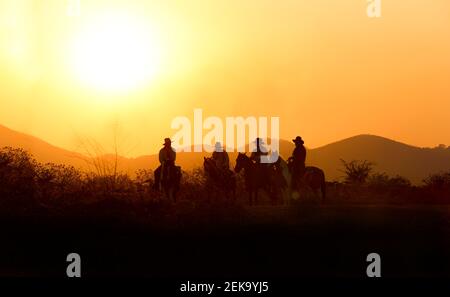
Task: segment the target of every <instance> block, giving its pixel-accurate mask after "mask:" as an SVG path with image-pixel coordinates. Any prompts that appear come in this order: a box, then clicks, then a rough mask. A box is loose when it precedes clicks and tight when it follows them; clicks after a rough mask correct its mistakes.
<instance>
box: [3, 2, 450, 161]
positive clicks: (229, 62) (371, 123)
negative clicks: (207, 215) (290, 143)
mask: <svg viewBox="0 0 450 297" xmlns="http://www.w3.org/2000/svg"><path fill="white" fill-rule="evenodd" d="M147 2H151V4H149V3H147ZM382 3H383V7H382V17H381V18H379V19H370V18H368V17H367V15H366V5H367V1H365V0H340V1H336V0H314V1H300V0H293V1H269V0H245V1H242V0H226V1H225V0H223V1H215V0H209V1H197V0H196V1H194V0H190V1H181V0H178V1H175V0H161V1H156V0H155V1H133V0H126V1H125V0H122V1H120V0H89V1H83V0H81V1H80V4H81V6H80V15H79V16H69V15H68V14H67V1H62V0H0V82H1V88H0V106H1V108H0V124H3V125H6V126H8V127H10V128H12V129H15V130H19V131H22V132H25V133H30V134H33V135H35V136H37V137H40V138H42V139H44V140H46V141H48V142H50V143H52V144H55V145H58V146H61V147H64V148H67V149H72V150H73V149H77V148H78V149H79V144H80V139H83V138H86V137H89V138H93V139H96V140H97V141H98V142H100V143H102V144H103V145H104V146H105V147H106V148H109V147H111V145H112V143H113V135H114V131H115V128H114V127H117V126H118V127H119V129H118V131H119V132H117V134H118V139H119V143H120V150H121V153H122V154H127V155H130V156H136V155H141V154H148V153H153V152H155V151H156V150H157V149H158V148H159V147H160V145H161V139H163V138H164V137H166V136H171V135H173V134H174V133H175V131H174V130H172V129H171V128H170V124H171V121H172V119H173V118H174V117H176V116H183V115H184V116H188V117H192V116H193V109H194V108H203V110H204V114H205V116H219V117H225V116H279V117H280V135H281V137H282V138H287V139H290V138H292V137H294V136H295V135H297V134H300V135H301V136H302V137H303V138H304V139H305V142H306V144H307V145H308V146H309V147H317V146H320V145H324V144H327V143H329V142H332V141H335V140H339V139H341V138H344V137H349V136H353V135H355V134H361V133H370V134H377V135H381V136H385V137H389V138H393V139H396V140H399V141H402V142H406V143H410V144H414V145H418V146H435V145H437V144H439V143H446V144H447V145H450V116H449V115H450V83H449V78H450V2H449V1H448V0H434V1H427V0H409V1H388V0H384V1H382ZM105 14H107V15H113V16H116V15H119V16H123V17H124V18H123V19H124V21H121V22H118V24H114V25H115V26H114V28H117V27H119V30H120V26H122V25H124V26H125V27H126V28H128V29H127V30H128V31H124V34H117V35H114V37H115V36H117V39H118V40H116V42H117V43H116V44H115V46H114V47H111V48H112V49H111V51H109V50H107V51H105V50H104V48H102V47H101V46H102V42H99V44H100V45H99V46H100V48H97V49H96V50H97V51H100V53H104V55H105V57H107V58H109V57H112V59H111V61H110V62H111V63H109V60H107V59H106V58H105V59H106V60H105V61H106V62H107V66H105V67H110V66H111V67H112V68H111V69H115V68H114V67H116V63H121V64H119V65H124V62H127V61H128V60H127V59H134V62H139V61H140V60H139V59H141V60H142V61H143V60H145V61H146V62H147V64H144V65H148V67H147V66H146V67H142V68H143V69H141V68H140V64H139V63H137V64H136V65H137V66H136V67H137V68H138V70H135V68H133V69H131V70H130V71H131V72H130V73H129V74H130V75H127V76H125V77H123V79H124V80H127V79H128V80H129V79H130V78H134V76H136V78H140V77H139V75H138V74H140V73H132V71H141V72H145V71H146V70H148V68H151V67H154V69H151V70H152V71H151V72H152V75H151V76H150V75H147V76H146V77H143V79H142V81H141V82H140V84H138V85H135V86H132V87H125V88H124V89H120V90H116V89H115V88H113V87H114V86H117V85H120V82H121V81H120V79H122V76H114V75H112V78H111V79H114V81H113V83H111V84H109V86H110V87H111V89H108V87H107V88H106V89H105V88H103V89H102V88H97V87H98V85H97V86H96V85H95V84H96V83H97V84H98V82H95V81H86V77H88V78H89V77H90V75H91V74H95V73H97V72H98V70H99V73H106V74H109V75H111V71H105V70H104V69H103V72H102V69H96V68H95V67H98V66H96V65H97V64H96V59H95V58H96V57H97V56H94V59H91V60H86V61H84V60H83V59H84V57H85V56H79V55H78V56H77V54H76V53H75V54H74V48H76V47H74V43H76V42H81V44H82V46H85V45H86V43H88V42H92V40H94V42H95V39H96V37H97V36H99V35H98V34H100V33H97V35H95V34H96V32H103V31H101V30H100V29H99V28H98V24H99V21H98V20H99V18H100V16H102V15H105ZM127 22H129V24H128V23H127ZM136 24H138V25H136ZM134 29H136V30H135V31H136V32H134V31H133V30H134ZM86 32H90V33H92V34H94V35H93V38H91V39H89V38H88V37H87V35H89V34H90V33H86ZM139 34H140V35H139ZM141 35H142V40H146V41H148V43H147V44H146V45H147V46H148V47H146V48H145V50H146V52H148V55H146V57H142V58H141V57H140V56H136V55H139V54H140V53H139V52H137V53H135V52H131V53H125V54H123V55H122V52H121V51H118V50H117V48H119V49H121V48H120V46H123V44H124V42H128V43H130V42H131V43H132V42H133V40H132V39H130V38H131V37H132V36H137V38H138V39H140V36H141ZM150 35H151V38H149V36H150ZM130 36H131V37H130ZM91 37H92V36H91ZM121 38H123V40H121ZM137 42H138V43H137V44H139V40H138V41H137ZM88 45H89V44H88ZM95 46H96V47H98V46H97V43H95ZM87 48H88V51H89V50H91V49H92V47H87ZM102 51H103V52H102ZM116 53H117V55H119V56H117V57H115V56H114V55H115V54H116ZM102 56H103V54H102ZM91 58H92V57H91ZM124 59H125V60H124ZM156 60H157V61H156ZM76 63H78V64H80V63H81V64H82V65H84V68H82V70H81V71H82V72H81V73H80V71H78V70H79V69H78V68H77V67H78V66H77V65H78V64H76ZM75 64H76V65H75ZM74 65H75V66H74ZM127 65H129V64H127ZM132 65H134V64H132ZM77 69H78V70H77ZM77 71H78V72H77ZM83 71H84V72H83ZM108 72H109V73H108ZM133 75H134V76H133ZM108 77H109V76H108ZM107 82H108V81H107ZM118 82H119V84H118ZM116 131H117V130H116Z"/></svg>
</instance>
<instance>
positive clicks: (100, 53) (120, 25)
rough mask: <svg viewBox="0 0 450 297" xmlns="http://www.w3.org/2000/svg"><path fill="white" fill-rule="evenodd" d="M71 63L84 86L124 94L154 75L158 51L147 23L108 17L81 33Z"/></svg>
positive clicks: (134, 19) (104, 16)
mask: <svg viewBox="0 0 450 297" xmlns="http://www.w3.org/2000/svg"><path fill="white" fill-rule="evenodd" d="M71 60H72V63H73V65H72V66H73V69H74V70H75V72H76V74H77V76H78V78H79V79H80V80H81V81H82V82H83V83H85V84H87V85H89V86H91V87H94V88H96V89H98V90H103V91H127V90H130V89H134V88H137V87H139V86H142V85H144V84H146V83H148V82H149V81H150V80H151V79H152V78H153V77H154V76H155V74H156V73H157V71H158V69H159V66H160V60H161V51H160V48H159V47H158V42H157V41H156V39H155V35H154V33H153V32H152V30H151V29H150V28H149V26H148V24H146V23H145V22H142V21H140V20H138V19H137V18H135V17H131V16H126V15H120V14H107V15H102V16H98V17H97V18H95V19H94V20H92V21H91V22H89V23H88V25H87V26H85V27H84V28H83V29H82V30H80V32H79V34H78V36H76V38H75V40H74V43H73V45H72V58H71Z"/></svg>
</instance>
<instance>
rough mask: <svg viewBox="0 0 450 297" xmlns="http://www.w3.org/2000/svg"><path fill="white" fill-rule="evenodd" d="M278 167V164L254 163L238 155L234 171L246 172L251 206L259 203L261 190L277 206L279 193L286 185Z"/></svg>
mask: <svg viewBox="0 0 450 297" xmlns="http://www.w3.org/2000/svg"><path fill="white" fill-rule="evenodd" d="M276 166H277V165H276V164H258V163H254V162H253V161H252V160H251V159H250V157H248V156H247V155H246V154H244V153H239V154H238V156H237V158H236V166H235V167H234V171H235V172H237V173H239V172H240V171H241V170H244V182H245V188H246V190H247V192H248V195H249V196H248V198H249V204H250V205H253V202H254V203H255V204H257V203H258V192H259V190H263V191H265V192H266V193H267V194H268V195H269V197H270V199H271V201H272V204H276V202H277V198H278V196H279V195H278V193H279V192H280V190H281V189H282V188H283V184H285V181H284V180H283V176H282V172H281V171H280V170H278V169H277V167H276Z"/></svg>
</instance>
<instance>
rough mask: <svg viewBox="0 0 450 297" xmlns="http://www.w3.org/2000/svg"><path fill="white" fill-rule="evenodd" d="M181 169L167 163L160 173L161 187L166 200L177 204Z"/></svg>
mask: <svg viewBox="0 0 450 297" xmlns="http://www.w3.org/2000/svg"><path fill="white" fill-rule="evenodd" d="M180 182H181V167H180V166H175V162H173V161H167V162H166V164H165V166H164V168H163V170H162V172H161V187H162V190H163V192H164V195H165V196H166V198H167V199H169V200H170V199H173V201H174V202H177V193H178V191H179V190H180Z"/></svg>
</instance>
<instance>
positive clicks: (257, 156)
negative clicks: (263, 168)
mask: <svg viewBox="0 0 450 297" xmlns="http://www.w3.org/2000/svg"><path fill="white" fill-rule="evenodd" d="M254 143H255V146H256V151H253V152H252V154H251V155H250V159H251V160H252V161H254V162H255V163H256V164H261V156H266V155H268V152H267V148H266V147H265V145H264V141H263V140H262V138H259V137H258V138H256V140H255V142H254Z"/></svg>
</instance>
